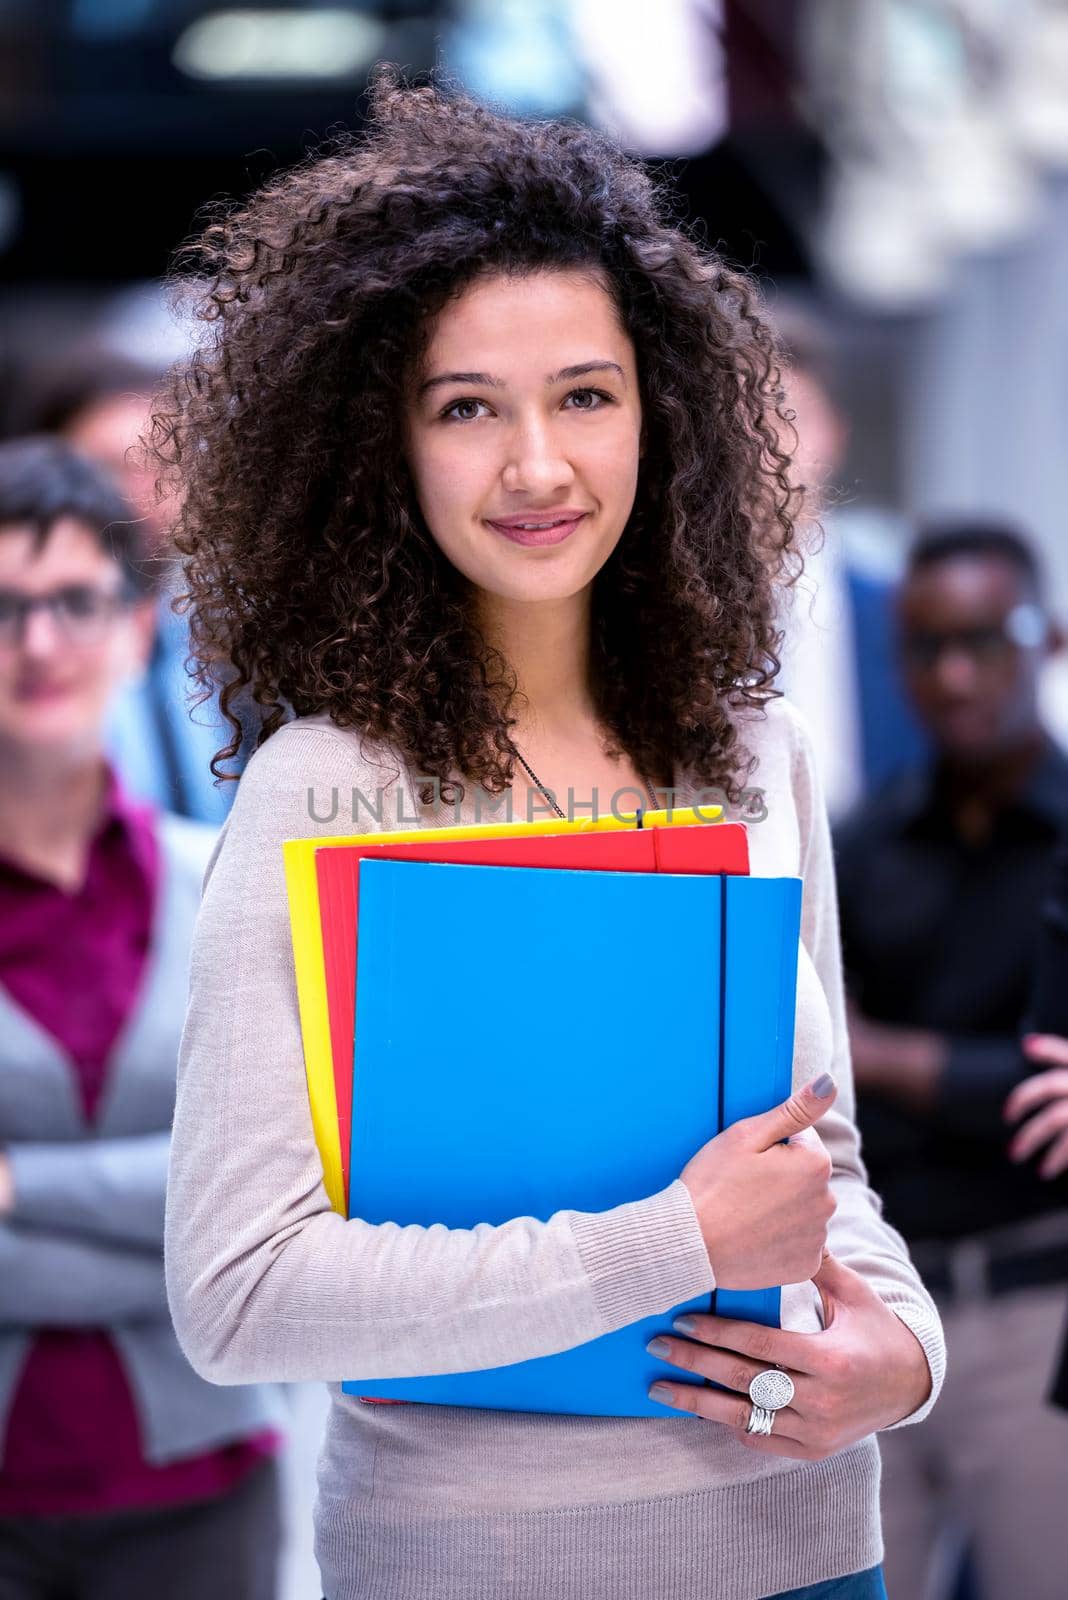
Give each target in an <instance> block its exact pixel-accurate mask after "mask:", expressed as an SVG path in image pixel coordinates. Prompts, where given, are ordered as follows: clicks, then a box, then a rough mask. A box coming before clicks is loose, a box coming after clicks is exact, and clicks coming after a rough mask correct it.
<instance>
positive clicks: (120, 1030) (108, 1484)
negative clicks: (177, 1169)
mask: <svg viewBox="0 0 1068 1600" xmlns="http://www.w3.org/2000/svg"><path fill="white" fill-rule="evenodd" d="M154 609H155V602H154V596H153V595H152V594H151V592H150V591H149V590H148V588H147V585H146V581H145V576H144V570H143V565H142V563H141V560H140V554H139V544H138V536H137V533H136V530H135V529H134V527H133V526H132V525H131V522H130V520H129V512H128V509H127V507H126V505H125V503H124V502H123V500H122V498H121V496H120V495H119V494H118V492H117V491H116V489H115V487H114V486H113V484H112V482H111V480H110V478H109V477H108V476H107V474H105V473H104V472H103V471H102V470H101V469H100V468H99V467H97V466H96V465H95V464H94V463H92V462H90V461H89V460H88V459H86V458H84V457H82V456H80V455H79V454H77V453H76V452H75V451H73V450H72V449H71V448H70V447H69V446H68V445H65V444H63V443H62V442H60V441H58V440H55V439H50V438H46V437H41V438H36V439H26V440H16V441H9V442H8V443H5V444H2V445H0V840H2V851H0V1595H2V1596H3V1600H54V1597H56V1596H62V1597H67V1596H74V1597H77V1600H126V1597H127V1596H131V1597H132V1596H141V1595H147V1594H151V1595H152V1596H153V1597H154V1600H187V1597H190V1596H196V1597H197V1600H212V1597H217V1600H275V1587H276V1568H277V1559H278V1538H279V1508H278V1483H277V1467H276V1460H275V1457H276V1453H277V1451H278V1448H279V1446H280V1444H281V1436H280V1434H279V1432H278V1429H277V1425H278V1423H279V1421H280V1419H281V1417H282V1415H283V1410H282V1403H281V1396H280V1391H279V1390H277V1389H275V1388H273V1387H267V1386H246V1387H235V1388H229V1389H228V1388H222V1389H220V1388H218V1387H216V1386H214V1385H211V1384H208V1383H205V1382H204V1381H203V1379H201V1378H200V1377H198V1376H197V1374H196V1373H195V1372H193V1370H192V1368H191V1367H190V1366H189V1364H188V1362H187V1361H186V1360H185V1357H184V1356H183V1355H182V1353H181V1351H180V1349H179V1347H178V1342H177V1340H176V1338H175V1335H174V1331H173V1328H172V1326H171V1319H170V1314H169V1311H168V1307H167V1299H166V1293H165V1288H164V1273H163V1215H164V1193H165V1187H166V1176H167V1160H168V1149H169V1143H170V1125H171V1118H172V1113H173V1107H174V1093H175V1074H176V1068H177V1057H178V1042H179V1038H180V1034H181V1029H182V1024H183V1021H184V1016H185V1004H186V998H187V989H188V967H189V950H190V943H191V938H192V930H193V922H194V918H195V916H196V913H197V909H198V906H199V902H200V885H201V880H202V877H203V873H204V868H205V866H206V863H207V859H208V856H209V854H210V851H211V849H212V847H213V844H214V841H215V831H214V830H213V829H211V828H209V827H205V826H203V825H202V824H198V823H194V822H191V821H189V820H187V819H185V818H179V817H175V816H173V815H169V814H166V813H160V812H159V811H157V810H156V809H155V808H154V807H151V806H147V805H143V804H138V803H136V802H135V801H134V800H133V799H132V798H131V797H130V796H129V795H128V794H127V793H126V792H125V790H124V788H123V785H122V783H121V781H120V780H119V779H118V777H117V776H116V774H115V772H114V769H113V768H112V767H111V766H110V765H109V763H108V760H107V757H106V753H105V746H104V737H103V734H104V726H105V722H106V718H107V712H108V707H109V703H110V701H111V700H112V698H113V696H114V695H115V694H116V693H117V692H119V691H120V690H121V687H122V685H123V682H124V680H125V679H126V678H128V677H129V675H130V674H131V673H136V672H138V671H139V670H140V669H141V667H142V666H143V664H144V662H145V660H146V658H147V655H148V653H149V651H150V649H151V644H152V635H153V628H154Z"/></svg>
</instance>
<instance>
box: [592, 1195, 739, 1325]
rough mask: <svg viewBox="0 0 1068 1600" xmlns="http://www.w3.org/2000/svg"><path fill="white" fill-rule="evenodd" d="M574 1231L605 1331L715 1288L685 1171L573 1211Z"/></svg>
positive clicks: (662, 1310)
mask: <svg viewBox="0 0 1068 1600" xmlns="http://www.w3.org/2000/svg"><path fill="white" fill-rule="evenodd" d="M571 1231H572V1233H573V1234H574V1238H575V1243H576V1245H577V1246H578V1252H579V1255H580V1257H581V1259H582V1264H583V1266H584V1267H585V1269H586V1273H587V1275H588V1277H589V1280H590V1283H591V1285H592V1287H593V1294H594V1299H595V1300H596V1303H597V1309H598V1311H599V1312H600V1314H601V1316H602V1317H603V1318H604V1321H605V1331H606V1332H611V1331H613V1330H614V1329H615V1328H625V1327H626V1326H627V1325H628V1323H631V1322H637V1321H638V1320H639V1319H640V1318H641V1317H653V1316H658V1315H660V1314H661V1313H662V1312H664V1311H668V1310H670V1308H671V1307H672V1306H676V1305H679V1304H681V1302H682V1301H684V1300H693V1299H695V1298H696V1297H697V1296H698V1295H701V1294H710V1293H711V1292H712V1290H713V1289H714V1287H715V1278H714V1276H713V1273H712V1267H711V1263H710V1262H709V1259H708V1251H707V1250H706V1249H705V1241H704V1238H703V1236H702V1234H701V1226H700V1223H699V1222H698V1220H697V1213H696V1211H695V1210H694V1207H693V1201H692V1200H691V1198H690V1191H689V1190H688V1189H687V1187H686V1185H685V1184H684V1183H683V1182H682V1180H681V1179H679V1178H676V1180H675V1182H674V1183H672V1184H669V1185H668V1187H667V1188H666V1189H661V1190H660V1192H659V1193H658V1194H654V1195H650V1196H649V1198H648V1199H647V1200H634V1201H630V1202H629V1203H628V1204H626V1205H622V1206H615V1207H614V1208H613V1209H612V1210H611V1211H600V1212H594V1213H590V1212H575V1213H574V1214H573V1215H572V1218H571Z"/></svg>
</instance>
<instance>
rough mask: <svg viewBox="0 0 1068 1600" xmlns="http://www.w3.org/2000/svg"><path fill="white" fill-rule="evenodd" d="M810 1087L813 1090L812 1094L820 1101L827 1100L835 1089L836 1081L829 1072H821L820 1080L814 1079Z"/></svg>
mask: <svg viewBox="0 0 1068 1600" xmlns="http://www.w3.org/2000/svg"><path fill="white" fill-rule="evenodd" d="M810 1087H811V1089H812V1093H813V1094H814V1095H816V1096H817V1097H818V1098H819V1099H820V1100H826V1098H827V1096H828V1095H829V1094H830V1093H831V1091H832V1090H833V1089H834V1079H833V1078H832V1077H831V1075H830V1073H829V1072H821V1073H820V1075H819V1077H818V1078H813V1080H812V1083H811V1085H810Z"/></svg>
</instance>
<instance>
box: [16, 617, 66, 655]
mask: <svg viewBox="0 0 1068 1600" xmlns="http://www.w3.org/2000/svg"><path fill="white" fill-rule="evenodd" d="M62 646H63V634H62V632H61V630H60V627H59V624H58V622H57V621H56V616H55V612H54V611H53V610H52V608H51V606H48V605H35V606H32V607H30V608H29V609H28V610H27V611H26V613H25V614H24V616H23V618H22V629H21V632H20V637H19V648H20V650H21V651H22V653H23V655H29V656H49V655H54V654H55V652H56V651H57V650H59V649H61V648H62Z"/></svg>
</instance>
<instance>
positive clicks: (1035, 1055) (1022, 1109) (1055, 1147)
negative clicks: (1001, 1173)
mask: <svg viewBox="0 0 1068 1600" xmlns="http://www.w3.org/2000/svg"><path fill="white" fill-rule="evenodd" d="M1023 1051H1024V1055H1025V1056H1026V1057H1027V1059H1028V1060H1029V1061H1039V1062H1042V1063H1044V1064H1045V1065H1047V1066H1048V1067H1049V1068H1050V1070H1049V1071H1047V1072H1036V1073H1035V1075H1034V1077H1033V1078H1025V1079H1024V1081H1023V1083H1020V1084H1017V1086H1016V1088H1015V1089H1014V1090H1013V1091H1012V1093H1011V1094H1010V1095H1009V1098H1008V1099H1007V1100H1006V1102H1005V1121H1006V1122H1019V1121H1020V1119H1021V1118H1022V1117H1026V1118H1027V1119H1028V1120H1027V1121H1026V1122H1025V1123H1024V1124H1023V1127H1021V1128H1018V1129H1017V1131H1016V1135H1015V1137H1014V1138H1013V1141H1012V1143H1011V1144H1010V1145H1009V1157H1010V1159H1011V1160H1013V1161H1029V1160H1030V1159H1031V1157H1032V1156H1033V1155H1036V1154H1037V1153H1038V1151H1039V1150H1041V1149H1042V1147H1043V1145H1049V1149H1048V1150H1047V1151H1046V1154H1045V1156H1044V1157H1043V1159H1042V1162H1041V1164H1040V1166H1039V1169H1038V1172H1039V1176H1040V1177H1042V1178H1059V1177H1060V1175H1061V1173H1062V1172H1065V1171H1068V1039H1059V1038H1058V1037H1057V1036H1056V1034H1046V1033H1032V1034H1028V1036H1027V1037H1026V1038H1025V1039H1024V1041H1023Z"/></svg>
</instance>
